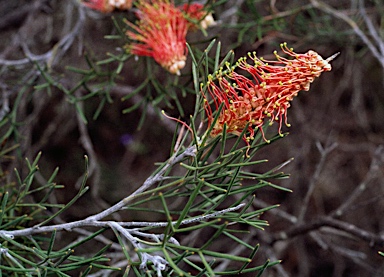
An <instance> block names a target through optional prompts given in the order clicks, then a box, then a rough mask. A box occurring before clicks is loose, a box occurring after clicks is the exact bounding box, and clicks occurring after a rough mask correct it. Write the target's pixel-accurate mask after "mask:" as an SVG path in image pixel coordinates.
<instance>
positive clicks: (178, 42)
mask: <svg viewBox="0 0 384 277" xmlns="http://www.w3.org/2000/svg"><path fill="white" fill-rule="evenodd" d="M137 8H138V10H139V12H138V13H137V16H138V17H139V19H140V20H139V22H138V24H137V26H136V25H134V24H132V23H130V22H127V24H128V25H129V26H130V27H131V28H132V29H133V30H134V31H135V32H132V31H127V33H126V34H127V36H128V37H129V38H130V39H131V40H133V41H135V42H133V43H131V44H130V45H128V46H127V50H128V51H129V52H130V53H132V54H134V55H138V56H149V57H153V58H154V60H155V61H156V62H157V63H159V64H160V65H161V66H162V67H164V68H165V69H167V70H168V71H169V72H171V73H173V74H177V75H179V74H180V70H181V69H182V68H184V66H185V61H186V55H187V46H186V36H187V31H188V27H189V23H188V21H187V20H186V19H185V17H184V15H183V13H182V12H181V10H180V9H178V8H177V7H175V5H174V4H173V3H171V2H168V1H167V0H152V1H150V2H149V1H145V0H142V1H140V2H139V4H138V6H137Z"/></svg>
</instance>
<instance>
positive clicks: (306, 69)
mask: <svg viewBox="0 0 384 277" xmlns="http://www.w3.org/2000/svg"><path fill="white" fill-rule="evenodd" d="M281 48H282V50H283V52H284V53H285V54H287V55H289V56H291V57H293V58H294V59H292V60H289V59H286V58H283V57H281V56H279V55H278V54H277V52H276V51H275V53H274V54H275V56H276V59H277V61H265V60H264V59H259V58H258V57H257V56H256V54H255V53H253V54H249V57H250V58H251V59H252V60H253V63H254V64H253V65H250V64H249V63H248V62H247V59H246V58H241V59H240V60H239V61H238V63H237V64H236V67H237V68H240V69H242V70H244V71H246V72H247V73H248V74H249V75H250V77H246V76H244V75H241V74H238V73H236V72H235V71H234V68H236V67H234V68H228V72H227V73H225V74H224V73H222V71H221V72H219V73H218V74H217V76H216V77H217V82H215V81H214V80H213V76H210V80H209V81H208V84H207V87H208V92H209V94H210V96H211V98H212V100H213V106H214V108H215V109H216V110H217V109H219V107H220V106H221V105H223V107H222V109H221V111H220V114H219V115H218V119H217V121H216V122H215V123H214V115H213V111H212V107H211V105H210V103H209V101H208V99H207V98H206V96H204V97H205V104H204V108H205V111H206V114H207V117H208V124H209V127H210V126H211V125H212V124H213V123H214V126H213V127H212V131H211V136H213V137H214V136H217V135H219V134H221V133H222V132H223V129H224V125H226V131H227V132H228V133H233V134H236V135H240V134H241V133H242V132H243V130H244V129H245V128H246V129H247V130H246V133H245V135H244V140H245V141H246V142H247V143H249V142H250V140H252V139H253V138H254V133H255V129H259V130H260V131H261V133H262V135H263V138H264V140H266V139H265V136H264V133H263V129H262V126H263V124H264V121H265V119H268V120H269V123H270V125H271V124H273V122H274V121H278V122H279V133H280V134H281V127H282V122H283V121H285V124H286V125H287V126H289V124H288V123H287V109H288V108H289V107H290V101H292V99H293V97H295V96H297V94H298V92H299V91H300V90H305V91H308V90H309V87H310V84H311V83H312V82H313V80H314V79H315V78H316V77H319V76H320V74H321V73H322V72H323V71H330V70H331V65H330V63H329V62H330V61H331V59H332V58H333V57H331V58H329V59H326V60H325V59H323V58H322V57H321V56H320V55H319V54H318V53H316V52H315V51H312V50H310V51H308V52H307V53H305V54H297V53H295V52H293V50H292V49H289V48H288V47H287V45H286V44H282V45H281ZM266 141H267V140H266Z"/></svg>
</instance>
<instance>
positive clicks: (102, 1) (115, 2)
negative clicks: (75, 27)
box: [83, 0, 133, 13]
mask: <svg viewBox="0 0 384 277" xmlns="http://www.w3.org/2000/svg"><path fill="white" fill-rule="evenodd" d="M132 1H133V0H88V1H86V2H83V4H84V5H85V6H86V7H88V8H91V9H94V10H98V11H100V12H103V13H110V12H112V11H113V10H114V9H119V10H129V9H130V8H131V7H132Z"/></svg>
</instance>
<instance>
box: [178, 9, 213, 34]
mask: <svg viewBox="0 0 384 277" xmlns="http://www.w3.org/2000/svg"><path fill="white" fill-rule="evenodd" d="M180 9H181V10H182V11H184V12H185V14H186V16H187V18H188V19H190V20H192V21H195V22H196V23H198V24H199V26H200V28H202V29H204V30H205V29H207V28H208V27H211V26H214V25H216V22H215V20H214V18H213V16H212V13H210V12H207V11H205V10H204V6H203V5H202V4H199V3H191V4H188V3H186V4H184V5H182V6H181V7H180ZM196 27H197V26H196V24H195V23H194V22H191V24H190V28H191V29H197V28H196Z"/></svg>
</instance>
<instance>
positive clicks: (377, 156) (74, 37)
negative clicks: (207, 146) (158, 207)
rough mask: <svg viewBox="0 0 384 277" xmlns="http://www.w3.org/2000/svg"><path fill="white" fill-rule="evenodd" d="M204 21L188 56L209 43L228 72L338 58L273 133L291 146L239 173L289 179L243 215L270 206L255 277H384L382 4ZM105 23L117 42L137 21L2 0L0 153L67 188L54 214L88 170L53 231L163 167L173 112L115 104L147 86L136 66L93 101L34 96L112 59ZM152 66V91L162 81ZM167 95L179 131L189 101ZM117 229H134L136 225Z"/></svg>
mask: <svg viewBox="0 0 384 277" xmlns="http://www.w3.org/2000/svg"><path fill="white" fill-rule="evenodd" d="M208 7H210V9H212V12H213V15H214V17H215V20H216V21H217V24H216V26H214V27H212V28H210V29H208V30H207V34H206V35H203V34H202V33H201V32H200V31H196V32H194V33H192V34H190V35H189V36H188V42H189V43H190V44H191V45H192V46H193V47H195V48H200V49H201V50H204V49H205V47H206V46H207V45H208V44H209V42H210V41H211V40H212V39H213V38H215V39H216V40H217V41H220V42H221V45H222V56H223V57H224V56H225V54H226V53H227V52H228V51H230V50H233V51H234V53H235V56H236V58H239V57H242V56H245V55H246V54H247V53H248V52H252V51H256V52H257V54H258V56H263V57H265V58H266V59H273V58H274V56H273V51H274V50H278V51H279V49H280V46H279V44H280V43H282V42H287V43H288V46H289V47H293V48H294V50H295V52H297V53H305V52H307V51H308V50H310V49H312V50H315V51H316V52H318V53H319V54H320V55H321V56H322V57H324V58H326V57H329V56H331V55H333V54H335V53H337V52H340V54H339V56H338V57H337V58H336V59H335V60H334V61H333V62H332V67H333V69H332V71H331V72H325V73H323V74H322V76H321V77H320V78H318V79H317V80H315V82H314V83H313V84H312V86H311V90H310V91H309V92H301V93H300V94H299V97H297V98H296V99H294V101H293V102H292V107H291V108H290V110H289V111H288V122H289V123H290V124H291V127H289V128H288V127H284V128H283V131H284V132H288V133H289V135H288V136H287V137H286V138H284V139H280V140H278V141H277V142H275V143H273V144H271V145H270V146H268V147H265V148H263V149H262V150H261V151H260V152H259V156H257V157H256V158H257V159H264V158H266V159H268V160H269V162H268V163H266V164H262V165H257V166H255V167H254V168H252V169H251V170H252V171H254V172H264V171H266V170H269V169H271V168H273V167H275V166H278V165H279V164H282V163H284V162H286V161H290V159H291V158H293V160H291V161H290V162H289V163H288V164H287V165H286V166H285V167H284V168H283V170H284V172H285V173H289V174H290V175H291V176H290V178H289V179H286V180H280V181H279V182H278V184H279V185H280V186H283V187H286V188H289V189H291V190H292V192H291V193H288V192H284V191H279V190H276V189H272V188H263V189H261V190H258V191H257V195H256V200H255V202H254V208H255V209H259V208H261V207H266V206H269V205H272V204H280V207H279V208H276V209H274V210H271V211H269V212H267V213H265V214H264V215H263V216H262V219H266V220H268V221H269V223H270V226H269V227H267V228H266V229H265V230H264V231H259V230H257V231H256V230H250V234H251V237H250V238H249V240H250V241H251V242H252V244H255V243H256V242H259V243H260V245H261V248H260V250H259V253H258V255H257V257H258V259H259V260H260V262H259V263H263V261H265V259H271V260H282V263H281V265H279V266H275V267H272V268H271V269H269V270H268V271H267V272H266V276H335V277H336V276H384V257H382V256H380V255H379V254H378V251H384V232H383V231H384V226H383V225H384V220H383V215H384V182H383V181H384V178H383V177H384V176H383V173H384V172H383V169H384V167H383V164H384V123H383V120H384V72H383V69H384V3H383V2H382V1H381V0H376V1H375V0H372V1H367V0H366V1H362V0H348V1H347V0H337V1H333V0H329V1H316V0H313V1H303V0H296V1H295V0H291V1H279V0H270V1H269V0H268V1H267V0H264V1H255V0H252V1H251V0H249V1H247V0H228V1H226V0H224V1H218V2H215V1H211V2H209V3H208ZM112 18H114V20H115V22H117V23H116V24H117V26H120V27H121V28H122V29H124V28H125V27H124V24H123V18H127V19H128V20H131V21H132V20H134V18H135V16H134V14H133V12H132V11H116V12H114V13H112V14H101V13H98V12H96V11H92V10H89V9H84V8H82V7H81V6H80V4H79V2H78V1H55V0H34V1H32V0H31V1H28V0H25V1H22V0H13V1H7V0H0V32H1V40H0V90H1V98H0V118H1V119H2V118H3V117H4V116H5V115H6V114H8V113H12V116H13V117H12V118H13V119H14V120H13V121H12V122H8V123H7V124H6V125H4V126H2V127H1V128H2V130H1V134H2V135H3V134H4V133H6V132H12V136H10V138H9V140H7V141H2V142H0V143H2V145H3V147H4V146H7V147H8V146H9V145H17V149H16V150H15V155H16V156H18V157H28V158H29V159H33V157H35V156H36V155H37V153H38V152H40V151H42V153H43V154H42V158H41V160H40V162H39V167H40V168H41V171H40V173H39V176H40V178H41V180H40V181H41V182H44V176H48V175H49V174H50V173H51V172H52V171H53V170H54V169H55V168H56V167H57V166H58V167H59V168H60V171H59V173H58V176H57V182H58V183H60V184H62V185H64V186H65V188H64V189H62V190H61V192H60V194H56V195H55V199H51V200H52V201H54V202H55V201H56V202H57V203H64V202H68V201H69V200H70V199H71V198H72V197H73V196H74V195H75V194H76V192H77V188H78V186H79V182H80V181H81V175H82V173H83V172H84V158H83V157H84V155H85V154H87V155H88V156H89V158H90V172H91V174H90V181H89V182H90V186H91V196H89V197H86V198H82V199H80V200H79V202H78V203H77V204H76V205H77V206H76V207H77V209H71V210H69V211H68V212H67V213H66V214H64V215H63V216H62V219H63V220H65V221H71V220H76V219H80V218H84V217H85V216H87V215H90V214H93V213H95V212H97V211H100V210H101V209H103V208H105V207H107V206H109V205H111V204H113V203H115V202H117V201H119V200H120V199H121V197H122V196H124V195H128V194H129V193H130V192H132V191H133V190H134V189H135V188H137V187H138V186H139V185H140V184H141V183H142V182H143V181H144V180H145V179H146V178H147V177H148V176H149V175H150V174H151V173H152V172H153V171H154V170H155V169H156V166H155V164H154V163H155V162H159V161H164V160H166V159H167V158H168V157H169V153H170V147H171V142H172V138H173V134H174V130H175V129H174V128H175V126H174V125H175V124H173V123H172V122H169V121H168V120H166V119H165V118H164V117H162V116H161V114H160V113H159V110H160V109H162V108H164V109H166V111H167V113H169V114H172V115H174V116H176V117H177V116H178V114H179V110H178V109H177V108H175V106H176V105H172V104H174V102H173V100H172V99H173V98H172V97H171V98H170V100H169V103H170V104H169V105H168V104H167V102H164V101H159V102H158V103H156V104H155V105H154V106H152V105H146V104H145V103H150V102H151V101H152V100H153V99H155V97H154V96H153V95H152V94H151V93H149V94H148V92H140V93H138V94H135V95H134V96H133V97H131V98H129V99H128V100H125V101H121V98H122V97H124V96H126V95H129V94H130V93H131V92H132V91H134V90H135V88H137V87H138V86H139V85H140V84H141V83H142V82H143V80H144V79H145V77H146V76H145V74H146V63H148V62H152V61H149V60H148V59H143V58H140V59H139V60H138V61H136V60H135V59H133V58H131V59H129V60H128V61H126V62H125V63H124V66H123V68H122V70H121V73H120V74H119V75H118V76H114V79H113V81H111V77H110V76H108V74H104V73H105V72H108V67H111V68H112V67H115V66H116V63H109V64H107V66H106V68H104V69H103V70H104V71H103V72H104V73H103V74H104V75H102V74H101V73H100V75H98V77H99V78H98V79H97V80H98V82H99V83H96V82H94V83H95V86H100V91H99V93H98V94H95V95H91V96H89V94H88V92H87V91H86V89H84V88H80V89H78V90H74V91H73V92H71V93H65V92H64V91H65V90H64V89H60V87H56V88H53V89H51V90H50V91H49V92H47V91H43V90H37V89H36V87H38V86H39V85H42V86H43V85H44V80H42V79H43V78H42V73H41V71H40V70H39V69H38V67H39V65H40V64H44V65H46V66H47V70H48V71H47V72H49V74H50V75H51V76H54V78H55V80H57V82H58V83H60V84H61V86H62V87H63V88H66V89H67V90H71V89H72V88H74V87H76V86H77V84H78V82H79V81H80V80H82V79H81V74H78V72H74V71H71V70H70V68H69V67H74V68H80V69H84V70H86V69H87V68H89V64H96V63H97V61H100V60H105V59H106V58H107V52H110V53H115V54H119V53H122V52H124V48H123V46H124V44H125V43H126V41H124V39H118V40H113V39H108V38H105V36H107V35H116V36H117V35H119V32H118V27H117V26H116V24H114V22H113V20H111V19H112ZM212 55H214V53H213V54H212ZM189 62H190V61H189ZM152 66H153V67H154V73H153V74H155V76H156V78H157V79H158V80H159V83H160V84H166V83H167V82H168V81H169V80H173V79H172V78H174V77H173V76H170V75H169V74H168V73H167V72H165V71H164V70H162V69H161V68H160V67H159V66H158V65H156V64H154V63H152ZM189 66H190V65H189ZM95 68H97V66H95ZM188 72H189V67H188V65H187V67H186V70H185V72H184V71H182V76H181V77H180V78H181V80H185V83H186V84H188V81H187V80H190V76H186V74H187V73H188ZM183 74H184V75H183ZM103 78H104V79H103ZM100 79H102V81H99V80H100ZM189 85H190V84H189ZM164 87H165V88H166V86H164ZM104 91H107V92H106V93H104ZM175 93H176V94H178V97H179V98H178V99H179V101H180V103H181V105H182V106H183V109H184V113H185V115H184V117H185V118H189V114H191V113H193V109H194V105H195V103H194V102H193V101H194V99H195V98H194V96H193V95H189V94H183V93H181V92H180V91H176V92H175ZM83 96H87V97H84V98H83V99H82V101H77V100H76V101H74V97H77V99H79V98H81V97H83ZM133 106H134V107H136V109H133V111H131V112H128V113H123V111H124V110H126V109H128V108H130V107H133ZM79 110H81V111H82V112H81V113H80V114H79V112H78V111H79ZM126 111H127V110H126ZM143 115H145V118H143V117H142V116H143ZM82 116H84V117H85V118H86V119H87V124H85V123H84V120H82V119H83V118H82ZM140 120H141V121H140ZM276 132H277V126H274V128H270V129H269V130H268V134H269V135H270V136H272V135H273V134H275V133H276ZM268 134H267V136H268ZM15 167H16V168H22V167H23V164H22V159H8V160H7V159H6V160H4V161H2V170H3V172H12V170H13V168H15ZM38 181H39V180H38ZM127 220H135V214H131V215H129V218H127Z"/></svg>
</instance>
